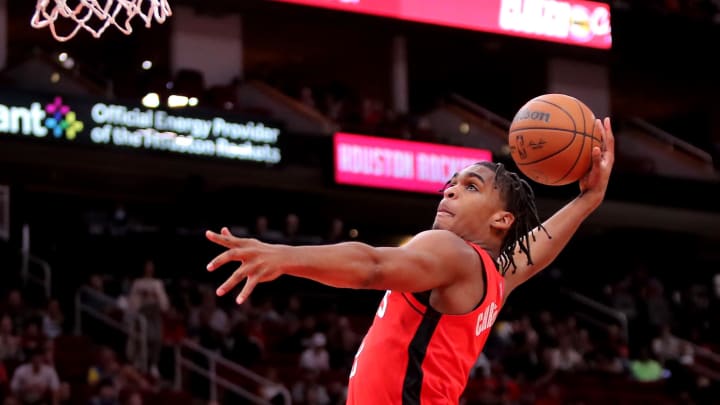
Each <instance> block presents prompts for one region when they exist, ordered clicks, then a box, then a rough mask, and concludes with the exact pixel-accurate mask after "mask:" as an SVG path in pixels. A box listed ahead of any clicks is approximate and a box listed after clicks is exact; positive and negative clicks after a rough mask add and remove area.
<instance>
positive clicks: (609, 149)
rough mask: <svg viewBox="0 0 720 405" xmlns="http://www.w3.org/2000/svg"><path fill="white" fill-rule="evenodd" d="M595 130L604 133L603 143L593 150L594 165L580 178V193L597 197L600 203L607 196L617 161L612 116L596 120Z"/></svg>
mask: <svg viewBox="0 0 720 405" xmlns="http://www.w3.org/2000/svg"><path fill="white" fill-rule="evenodd" d="M595 131H599V132H600V134H601V135H602V144H601V145H599V146H594V147H593V150H592V167H591V168H590V171H589V172H588V173H587V174H586V175H585V176H583V178H582V179H580V193H581V194H582V195H587V196H593V198H597V200H598V203H599V202H601V201H602V200H603V198H605V191H606V190H607V186H608V181H609V180H610V172H611V171H612V167H613V163H614V162H615V137H614V136H613V131H612V126H611V124H610V118H609V117H606V118H605V119H604V120H602V121H601V120H600V119H596V120H595Z"/></svg>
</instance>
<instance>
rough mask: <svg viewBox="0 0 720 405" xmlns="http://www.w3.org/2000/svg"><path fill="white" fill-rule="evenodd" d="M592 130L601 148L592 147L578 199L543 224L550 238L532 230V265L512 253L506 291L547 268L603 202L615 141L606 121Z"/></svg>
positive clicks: (539, 231)
mask: <svg viewBox="0 0 720 405" xmlns="http://www.w3.org/2000/svg"><path fill="white" fill-rule="evenodd" d="M595 125H596V127H598V130H599V131H600V133H601V134H602V138H603V143H602V146H596V147H595V148H594V149H593V151H592V168H591V170H590V171H589V172H588V173H587V174H586V175H585V176H584V177H583V178H582V179H581V180H580V182H579V185H580V195H579V196H578V197H576V198H575V199H574V200H572V201H570V202H569V203H568V204H566V205H565V206H564V207H562V208H561V209H560V210H558V211H557V212H555V214H553V215H552V216H551V217H550V218H549V219H547V220H546V221H545V222H543V226H544V227H545V229H546V230H547V232H548V234H549V235H550V236H551V238H548V236H547V235H546V234H545V232H543V231H542V230H538V229H536V230H535V231H534V232H533V233H534V236H535V240H533V238H532V237H531V238H530V244H531V248H530V252H531V256H532V259H533V264H532V265H528V264H527V257H525V254H524V253H522V252H520V251H519V250H518V251H516V252H515V257H514V259H515V264H516V265H517V270H516V271H515V272H513V271H512V268H511V269H510V270H508V272H507V275H506V276H505V280H506V291H508V292H510V291H512V289H513V288H515V287H517V286H518V285H520V284H522V283H524V282H525V281H527V280H528V279H529V278H530V277H532V276H533V275H535V274H537V273H538V272H539V271H541V270H542V269H544V268H545V267H547V266H548V265H549V264H550V263H552V261H553V260H555V258H556V257H557V256H558V254H559V253H560V252H561V251H562V249H563V248H564V247H565V245H567V243H568V242H569V241H570V238H572V236H573V235H574V234H575V231H577V229H578V227H580V224H582V222H583V221H584V220H585V219H586V218H587V217H588V216H589V215H590V214H591V213H592V212H593V211H595V209H597V208H598V207H599V206H600V204H601V203H602V201H603V200H604V199H605V192H606V190H607V186H608V181H609V180H610V173H611V171H612V167H613V163H614V161H615V138H614V137H613V133H612V127H611V124H610V118H605V119H604V120H603V121H601V120H599V119H597V120H596V121H595Z"/></svg>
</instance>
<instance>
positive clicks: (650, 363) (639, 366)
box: [630, 347, 663, 382]
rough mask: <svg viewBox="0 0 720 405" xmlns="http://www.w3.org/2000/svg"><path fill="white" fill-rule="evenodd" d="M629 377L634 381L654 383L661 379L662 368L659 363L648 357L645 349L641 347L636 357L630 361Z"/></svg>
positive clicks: (647, 350)
mask: <svg viewBox="0 0 720 405" xmlns="http://www.w3.org/2000/svg"><path fill="white" fill-rule="evenodd" d="M630 375H631V377H632V378H633V379H635V380H636V381H641V382H655V381H659V380H660V379H662V378H663V368H662V365H661V364H660V362H659V361H657V360H655V359H653V358H652V357H650V351H649V349H648V348H647V347H641V348H640V350H639V352H638V356H637V357H636V358H635V359H632V360H630Z"/></svg>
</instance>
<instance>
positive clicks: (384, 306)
mask: <svg viewBox="0 0 720 405" xmlns="http://www.w3.org/2000/svg"><path fill="white" fill-rule="evenodd" d="M389 296H390V290H388V291H387V292H386V293H385V296H384V297H383V299H382V301H381V302H380V306H379V307H378V310H377V316H378V318H382V317H384V316H385V312H387V306H388V297H389ZM363 347H365V339H363V341H362V343H360V347H359V348H358V351H357V353H355V361H353V365H352V368H351V369H350V378H353V376H354V375H355V372H356V371H357V364H358V358H359V357H360V353H362V350H363Z"/></svg>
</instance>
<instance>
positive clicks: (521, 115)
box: [514, 109, 550, 122]
mask: <svg viewBox="0 0 720 405" xmlns="http://www.w3.org/2000/svg"><path fill="white" fill-rule="evenodd" d="M525 120H532V121H543V122H550V113H549V112H546V111H532V110H528V109H522V110H520V111H518V113H517V115H515V119H514V121H525Z"/></svg>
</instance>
